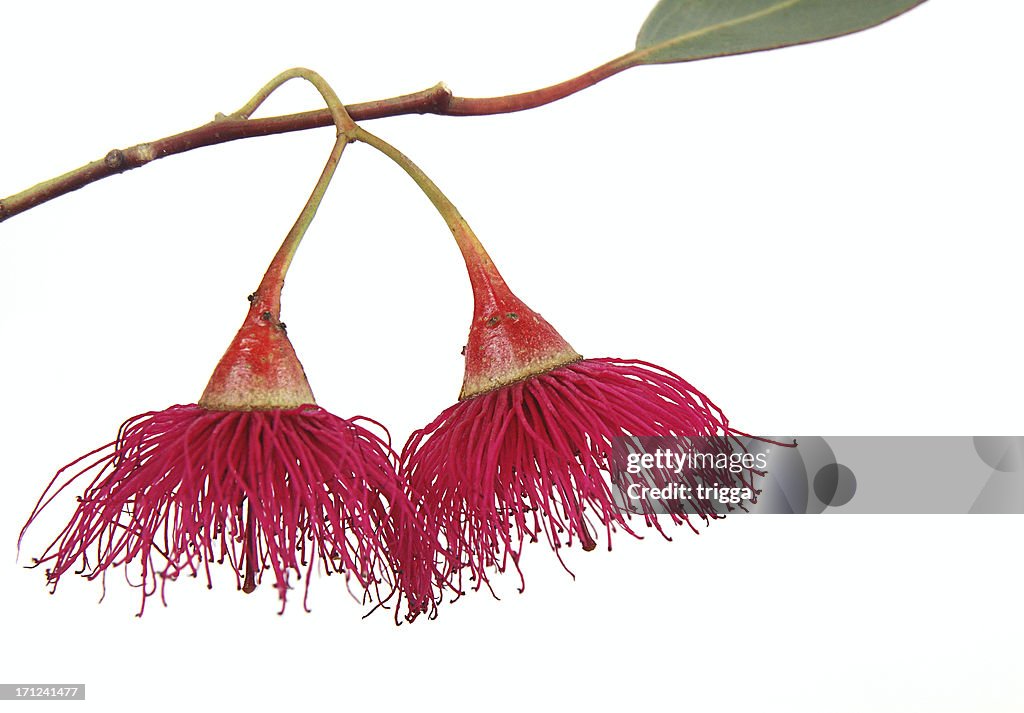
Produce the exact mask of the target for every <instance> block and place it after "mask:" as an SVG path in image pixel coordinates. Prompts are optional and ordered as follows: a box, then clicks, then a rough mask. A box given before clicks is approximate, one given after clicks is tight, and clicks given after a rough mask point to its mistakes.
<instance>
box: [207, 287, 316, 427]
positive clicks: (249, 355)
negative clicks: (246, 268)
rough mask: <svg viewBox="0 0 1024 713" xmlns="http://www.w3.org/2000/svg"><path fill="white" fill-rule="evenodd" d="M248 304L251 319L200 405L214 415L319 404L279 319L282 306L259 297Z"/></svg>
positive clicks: (224, 358)
mask: <svg viewBox="0 0 1024 713" xmlns="http://www.w3.org/2000/svg"><path fill="white" fill-rule="evenodd" d="M249 299H250V301H251V303H252V304H251V305H250V307H249V314H248V315H247V316H246V318H245V321H244V322H243V323H242V328H241V329H239V330H238V334H236V335H235V338H234V340H232V342H231V344H230V346H228V349H227V351H226V352H224V356H223V357H221V360H220V363H219V364H217V368H216V369H214V370H213V376H212V377H210V383H209V384H207V385H206V391H204V392H203V396H202V398H201V399H199V405H200V406H201V407H203V408H206V409H210V410H212V411H257V410H267V409H293V408H297V407H299V406H302V405H305V404H312V403H315V401H314V399H313V392H312V390H310V388H309V382H308V381H307V380H306V373H305V372H304V371H303V370H302V364H300V363H299V358H298V357H297V356H296V355H295V349H293V348H292V343H291V342H290V341H289V340H288V334H287V332H286V331H285V325H284V323H283V322H281V320H280V314H281V309H280V303H279V302H278V300H276V299H273V300H272V299H270V298H262V297H260V296H259V293H257V294H254V295H253V296H252V297H250V298H249Z"/></svg>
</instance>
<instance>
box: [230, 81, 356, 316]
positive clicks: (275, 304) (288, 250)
mask: <svg viewBox="0 0 1024 713" xmlns="http://www.w3.org/2000/svg"><path fill="white" fill-rule="evenodd" d="M292 79H305V80H306V81H308V82H309V83H310V84H312V85H313V86H314V87H316V89H317V91H318V92H320V96H322V97H323V99H324V101H325V102H327V107H328V109H329V110H330V113H331V118H332V119H333V120H334V126H335V129H336V131H337V138H336V139H335V142H334V146H333V148H332V149H331V154H330V156H329V157H328V158H327V163H326V164H325V165H324V169H323V171H322V172H321V174H320V179H319V180H318V181H317V182H316V185H315V186H314V187H313V192H312V193H311V194H310V196H309V198H308V199H307V200H306V205H305V206H303V208H302V212H300V213H299V217H298V218H297V219H296V220H295V224H294V225H293V226H292V228H291V230H289V231H288V235H286V236H285V239H284V241H283V242H282V243H281V247H280V248H278V250H277V254H276V255H274V259H273V260H272V261H271V263H270V266H269V267H268V268H267V272H266V274H264V276H263V280H262V281H261V282H260V286H259V287H258V288H257V289H256V294H257V295H259V296H260V297H261V299H262V303H263V305H264V306H265V308H266V309H267V310H268V311H269V312H270V313H271V314H272V316H273V318H274V319H277V318H279V317H280V312H281V291H282V290H283V289H284V278H285V275H286V274H287V273H288V268H289V267H290V266H291V263H292V258H294V257H295V251H296V250H298V247H299V243H300V242H301V241H302V238H303V236H304V235H305V234H306V231H307V230H308V229H309V226H310V224H311V223H312V222H313V218H314V217H315V216H316V211H317V209H318V208H319V207H320V203H321V201H323V198H324V194H326V193H327V187H328V186H329V185H330V183H331V179H332V178H333V177H334V172H335V171H336V170H337V168H338V162H339V161H340V160H341V154H342V152H343V151H344V150H345V146H347V145H348V144H349V143H350V142H352V141H354V140H355V137H356V135H357V132H358V128H357V127H356V124H355V122H353V121H352V117H350V116H349V114H348V112H347V111H346V110H345V105H344V104H342V103H341V100H340V99H339V98H338V95H337V94H336V93H335V92H334V90H333V89H332V88H331V86H330V85H329V84H328V83H327V82H326V81H325V80H324V78H323V77H321V76H320V75H319V74H317V73H316V72H314V71H312V70H310V69H304V68H302V67H297V68H294V69H289V70H287V71H285V72H282V73H281V74H279V75H277V76H276V77H274V78H273V79H272V80H271V81H270V82H268V83H267V84H266V85H265V86H264V87H263V88H262V89H260V91H259V92H257V93H256V95H255V96H253V98H252V99H250V100H249V101H248V102H247V103H246V104H245V106H243V107H242V108H241V109H239V110H238V111H236V112H235V113H234V114H232V115H231V117H232V118H245V119H247V118H248V117H249V116H250V115H251V114H252V113H253V112H254V111H256V110H257V109H258V108H259V107H260V105H262V104H263V102H264V101H266V100H267V98H268V97H269V96H270V95H271V94H273V93H274V92H275V91H277V89H278V88H279V87H280V86H281V85H282V84H284V83H285V82H288V81H289V80H292Z"/></svg>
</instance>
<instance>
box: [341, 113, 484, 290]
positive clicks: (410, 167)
mask: <svg viewBox="0 0 1024 713" xmlns="http://www.w3.org/2000/svg"><path fill="white" fill-rule="evenodd" d="M355 137H356V140H357V141H361V142H363V143H364V144H367V145H369V146H372V147H373V148H375V149H377V150H378V151H380V152H381V153H383V154H384V155H385V156H387V157H388V158H390V159H391V160H392V161H394V162H395V163H396V164H398V165H399V166H401V167H402V169H403V170H404V171H405V172H406V173H408V174H409V176H410V177H411V178H412V180H413V181H415V182H416V185H417V186H419V187H420V190H422V191H423V193H424V194H426V196H427V198H429V199H430V202H431V203H433V204H434V207H435V208H436V209H437V212H438V213H440V214H441V217H442V218H444V222H445V223H447V224H448V229H449V230H451V232H452V235H453V236H454V237H455V242H456V243H458V246H459V250H460V251H462V257H463V258H464V259H465V261H466V267H467V269H469V272H470V278H471V279H475V277H476V273H477V272H478V271H480V272H482V273H486V274H497V269H496V268H495V267H494V262H493V261H492V260H491V257H490V255H488V254H487V251H486V250H485V249H484V246H483V244H482V243H481V242H480V240H479V238H477V237H476V234H475V233H474V232H473V229H472V228H470V227H469V223H467V222H466V219H465V218H463V217H462V214H461V213H459V210H458V208H456V207H455V204H454V203H452V202H451V201H450V200H449V199H448V196H446V195H445V194H444V193H442V192H441V189H440V188H438V187H437V184H436V183H434V182H433V181H432V180H430V177H429V176H427V174H425V173H424V172H423V170H422V169H420V167H419V166H417V165H416V164H415V163H413V162H412V160H411V159H410V158H409V157H408V156H406V155H405V154H404V153H402V152H401V151H399V150H398V149H396V148H395V147H394V146H392V145H391V144H389V143H388V142H387V141H384V140H383V139H381V138H379V137H377V136H374V135H373V134H371V133H370V132H369V131H367V130H366V129H364V128H362V127H356V133H355Z"/></svg>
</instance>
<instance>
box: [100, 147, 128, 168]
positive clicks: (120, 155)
mask: <svg viewBox="0 0 1024 713" xmlns="http://www.w3.org/2000/svg"><path fill="white" fill-rule="evenodd" d="M103 163H104V164H106V166H107V168H109V169H110V170H112V171H123V170H124V169H125V168H126V167H125V163H126V158H125V155H124V151H122V150H121V149H113V150H111V151H110V152H109V153H108V154H107V155H106V156H104V157H103Z"/></svg>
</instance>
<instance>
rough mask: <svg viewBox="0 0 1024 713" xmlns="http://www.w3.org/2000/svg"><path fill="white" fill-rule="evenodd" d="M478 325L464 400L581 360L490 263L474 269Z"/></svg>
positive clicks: (469, 353) (471, 335) (469, 344)
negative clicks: (517, 295) (515, 293)
mask: <svg viewBox="0 0 1024 713" xmlns="http://www.w3.org/2000/svg"><path fill="white" fill-rule="evenodd" d="M470 280H471V282H472V284H473V297H474V304H473V324H472V326H471V327H470V329H469V341H468V342H467V344H466V376H465V380H464V381H463V382H462V393H461V394H459V400H460V401H461V400H463V399H468V398H470V397H472V396H476V395H478V394H482V393H484V392H487V391H492V390H494V389H497V388H500V387H502V386H506V385H508V384H512V383H514V382H516V381H522V380H523V379H526V378H529V377H531V376H535V375H537V374H543V373H545V372H548V371H551V370H552V369H554V368H556V367H559V366H564V365H565V364H571V363H572V362H575V361H579V360H580V359H582V358H583V357H581V356H580V355H579V354H577V353H576V350H574V349H573V348H572V347H571V346H569V343H568V342H566V341H565V339H563V338H562V335H561V334H559V333H558V332H557V331H555V328H554V327H552V326H551V325H550V324H548V323H547V321H546V320H545V319H544V318H543V317H541V316H540V315H539V314H537V313H536V312H534V311H533V310H532V309H530V308H529V307H527V306H526V305H525V304H524V303H523V301H522V300H520V299H519V298H518V297H516V296H515V295H514V294H512V291H511V290H510V289H509V288H508V285H506V284H505V280H504V279H502V277H501V275H500V274H499V273H498V270H497V268H496V267H495V266H494V264H493V263H492V262H490V260H484V261H480V262H477V263H476V264H474V265H472V266H471V267H470Z"/></svg>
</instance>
